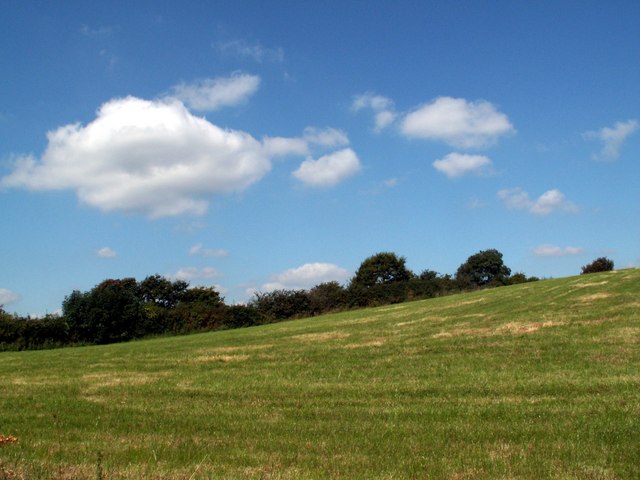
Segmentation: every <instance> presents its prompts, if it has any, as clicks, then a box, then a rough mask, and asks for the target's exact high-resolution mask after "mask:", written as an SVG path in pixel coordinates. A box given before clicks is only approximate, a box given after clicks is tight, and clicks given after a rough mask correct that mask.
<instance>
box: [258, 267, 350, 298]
mask: <svg viewBox="0 0 640 480" xmlns="http://www.w3.org/2000/svg"><path fill="white" fill-rule="evenodd" d="M348 278H349V272H348V271H347V270H345V269H344V268H342V267H339V266H338V265H335V264H333V263H321V262H315V263H305V264H304V265H301V266H299V267H297V268H290V269H289V270H286V271H284V272H281V273H278V274H275V275H272V277H271V279H270V281H269V282H267V283H265V284H264V285H263V286H262V290H263V291H267V292H271V291H273V290H280V289H287V290H298V289H308V288H312V287H315V286H316V285H319V284H320V283H324V282H331V281H338V282H342V281H345V280H347V279H348ZM247 293H249V292H247ZM253 293H255V290H253Z"/></svg>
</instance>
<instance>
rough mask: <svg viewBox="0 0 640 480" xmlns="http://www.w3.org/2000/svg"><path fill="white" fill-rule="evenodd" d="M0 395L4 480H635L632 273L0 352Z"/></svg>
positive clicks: (638, 331) (639, 316) (638, 384)
mask: <svg viewBox="0 0 640 480" xmlns="http://www.w3.org/2000/svg"><path fill="white" fill-rule="evenodd" d="M0 378H1V379H2V380H1V381H2V390H1V392H0V434H2V435H5V436H14V437H16V438H17V439H18V441H17V442H15V443H4V444H0V479H6V478H57V479H63V478H104V479H107V478H108V479H116V478H122V479H137V478H150V479H151V478H153V479H159V478H183V479H204V478H216V479H222V478H256V479H258V478H273V479H305V478H314V479H315V478H342V479H354V478H363V479H365V478H366V479H375V478H377V479H396V478H398V479H400V478H402V479H404V478H430V479H431V478H446V479H495V478H504V479H507V478H509V479H516V478H517V479H540V478H555V479H568V478H579V479H618V478H621V479H622V478H629V479H632V478H633V479H637V478H640V461H639V459H640V270H622V271H617V272H610V273H604V274H594V275H586V276H580V277H573V278H567V279H559V280H547V281H544V282H537V283H531V284H524V285H517V286H512V287H503V288H499V289H494V290H488V291H480V292H475V293H471V294H464V295H457V296H451V297H444V298H439V299H433V300H428V301H420V302H412V303H407V304H402V305H394V306H388V307H383V308H377V309H369V310H362V311H357V312H347V313H343V314H336V315H329V316H324V317H318V318H314V319H309V320H301V321H293V322H287V323H281V324H275V325H270V326H266V327H256V328H249V329H243V330H234V331H226V332H217V333H210V334H202V335H193V336H188V337H179V338H166V339H158V340H149V341H142V342H133V343H128V344H119V345H110V346H103V347H88V348H76V349H62V350H54V351H42V352H22V353H0ZM0 443H1V442H0Z"/></svg>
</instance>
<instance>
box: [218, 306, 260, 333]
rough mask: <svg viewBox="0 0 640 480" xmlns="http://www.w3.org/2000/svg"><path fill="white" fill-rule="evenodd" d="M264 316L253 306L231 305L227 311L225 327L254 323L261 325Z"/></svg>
mask: <svg viewBox="0 0 640 480" xmlns="http://www.w3.org/2000/svg"><path fill="white" fill-rule="evenodd" d="M261 323H262V316H261V315H260V313H259V312H258V310H257V309H255V308H254V307H252V306H246V305H231V306H230V307H228V308H227V309H226V311H225V317H224V326H225V328H243V327H251V326H253V325H260V324H261Z"/></svg>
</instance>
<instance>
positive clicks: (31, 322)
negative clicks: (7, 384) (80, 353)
mask: <svg viewBox="0 0 640 480" xmlns="http://www.w3.org/2000/svg"><path fill="white" fill-rule="evenodd" d="M68 341H69V326H68V324H67V322H66V321H65V319H64V318H62V317H60V316H59V315H46V316H45V317H43V318H29V317H27V318H21V317H18V316H16V315H10V314H8V313H6V312H4V311H3V310H2V309H0V351H2V350H27V349H31V350H35V349H41V348H51V347H56V346H62V345H65V344H67V343H68Z"/></svg>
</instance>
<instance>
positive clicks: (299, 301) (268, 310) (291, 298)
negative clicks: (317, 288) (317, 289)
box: [250, 290, 311, 321]
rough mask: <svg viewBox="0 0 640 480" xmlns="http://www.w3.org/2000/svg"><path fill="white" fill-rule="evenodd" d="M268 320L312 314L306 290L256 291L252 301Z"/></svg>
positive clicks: (253, 305) (254, 306) (251, 303)
mask: <svg viewBox="0 0 640 480" xmlns="http://www.w3.org/2000/svg"><path fill="white" fill-rule="evenodd" d="M250 306H252V307H253V308H255V309H256V310H257V311H258V313H259V314H260V315H261V316H263V317H264V319H265V320H266V321H278V320H286V319H288V318H293V317H303V316H308V315H310V314H311V302H310V301H309V296H308V294H307V292H306V291H304V290H274V291H273V292H268V293H260V292H258V293H256V294H255V295H254V297H253V299H252V300H251V302H250Z"/></svg>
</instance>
